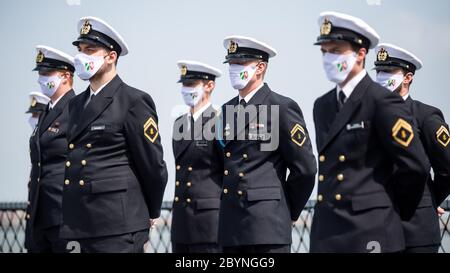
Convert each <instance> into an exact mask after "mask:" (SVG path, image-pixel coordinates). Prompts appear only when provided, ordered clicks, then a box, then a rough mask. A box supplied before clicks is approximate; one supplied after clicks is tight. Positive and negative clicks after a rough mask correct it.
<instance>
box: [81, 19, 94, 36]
mask: <svg viewBox="0 0 450 273" xmlns="http://www.w3.org/2000/svg"><path fill="white" fill-rule="evenodd" d="M91 27H92V26H91V24H90V23H89V20H86V21H84V24H83V26H82V27H81V31H80V33H81V34H83V35H86V34H88V33H89V32H90V31H91Z"/></svg>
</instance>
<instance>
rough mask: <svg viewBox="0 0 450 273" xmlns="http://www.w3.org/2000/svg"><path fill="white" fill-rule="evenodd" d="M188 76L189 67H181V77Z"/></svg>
mask: <svg viewBox="0 0 450 273" xmlns="http://www.w3.org/2000/svg"><path fill="white" fill-rule="evenodd" d="M186 74H187V67H186V66H185V65H182V66H181V76H186Z"/></svg>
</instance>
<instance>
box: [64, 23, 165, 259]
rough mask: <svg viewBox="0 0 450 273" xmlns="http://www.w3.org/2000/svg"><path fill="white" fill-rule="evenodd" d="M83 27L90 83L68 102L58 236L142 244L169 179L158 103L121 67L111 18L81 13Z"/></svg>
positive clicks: (84, 248) (99, 246) (100, 248)
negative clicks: (129, 82) (119, 70)
mask: <svg viewBox="0 0 450 273" xmlns="http://www.w3.org/2000/svg"><path fill="white" fill-rule="evenodd" d="M78 30H79V33H80V35H79V37H78V39H77V40H76V41H75V42H73V44H74V45H75V46H77V47H78V50H79V51H80V53H79V54H78V55H76V56H75V69H76V73H77V75H78V76H79V77H80V78H81V79H83V80H89V83H90V84H89V87H88V88H87V90H86V91H84V92H83V93H81V94H80V95H78V96H76V97H75V98H74V99H73V100H72V101H71V103H70V105H69V125H70V127H69V131H68V136H67V139H68V143H69V146H68V148H69V151H68V156H67V161H66V163H65V175H64V191H63V225H62V227H61V236H62V237H63V238H66V239H70V240H74V241H76V242H77V243H78V244H79V245H78V246H79V250H80V251H81V252H143V246H144V244H145V243H146V242H147V241H148V231H149V227H150V226H151V225H152V224H153V222H154V219H156V218H158V217H159V216H160V211H161V204H162V199H163V194H164V189H165V186H166V183H167V169H166V163H165V162H164V160H163V149H162V146H161V142H160V135H159V130H158V116H157V114H156V107H155V103H154V102H153V100H152V98H151V97H150V95H149V94H147V93H145V92H143V91H140V90H137V89H135V88H133V87H131V86H129V85H127V84H126V83H124V82H123V81H122V80H121V79H120V77H119V76H118V75H117V73H116V64H117V61H118V57H119V56H124V55H126V54H127V53H128V47H127V45H126V43H125V42H124V40H123V38H122V37H121V36H120V35H119V34H118V33H117V32H116V31H115V30H114V29H113V28H112V27H111V26H109V25H108V24H107V23H106V22H104V21H103V20H101V19H98V18H95V17H84V18H81V19H80V21H79V23H78Z"/></svg>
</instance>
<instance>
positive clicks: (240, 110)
mask: <svg viewBox="0 0 450 273" xmlns="http://www.w3.org/2000/svg"><path fill="white" fill-rule="evenodd" d="M239 106H240V107H239V108H238V116H239V115H240V114H241V113H243V112H244V109H245V107H246V106H247V102H246V101H245V100H244V99H241V100H240V101H239Z"/></svg>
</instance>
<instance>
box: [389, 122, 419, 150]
mask: <svg viewBox="0 0 450 273" xmlns="http://www.w3.org/2000/svg"><path fill="white" fill-rule="evenodd" d="M392 137H393V138H394V140H395V141H397V143H398V144H400V145H402V146H404V147H408V146H409V144H410V143H411V141H412V140H413V138H414V132H413V128H412V126H411V124H409V123H408V122H407V121H406V120H404V119H402V118H399V119H398V120H397V122H396V123H395V125H394V127H392Z"/></svg>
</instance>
